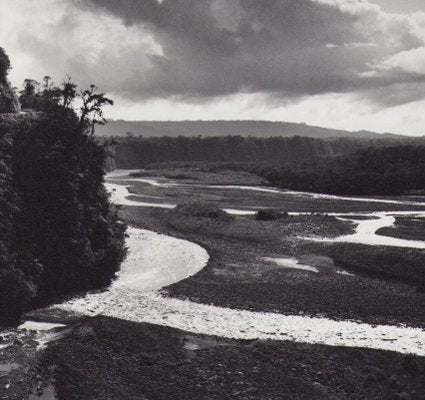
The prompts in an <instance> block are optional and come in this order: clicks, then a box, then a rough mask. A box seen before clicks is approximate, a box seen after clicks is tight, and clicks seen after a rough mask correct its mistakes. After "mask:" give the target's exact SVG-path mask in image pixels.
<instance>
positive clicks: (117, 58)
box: [0, 0, 425, 135]
mask: <svg viewBox="0 0 425 400" xmlns="http://www.w3.org/2000/svg"><path fill="white" fill-rule="evenodd" d="M421 3H422V2H421V1H419V0H403V1H397V0H368V1H367V0H297V1H293V0H262V1H258V0H243V1H242V0H163V1H157V0H145V1H143V2H140V1H137V0H121V1H119V2H117V1H113V0H87V1H80V0H44V1H43V2H37V1H35V0H0V6H1V10H2V13H1V16H0V47H3V48H4V49H5V51H6V52H7V53H8V54H9V57H10V59H11V61H12V65H13V69H12V70H11V71H10V80H11V81H12V83H13V85H15V86H17V87H21V85H22V82H23V80H24V79H25V78H34V79H37V80H41V78H42V77H43V76H44V75H50V76H52V78H53V79H54V80H55V81H56V82H57V83H60V82H61V80H62V79H63V78H64V77H65V76H66V75H67V74H69V75H70V76H72V79H73V81H74V82H76V83H77V84H78V85H79V86H81V87H85V86H88V85H89V84H91V83H96V85H97V86H98V87H99V88H100V89H101V90H102V91H105V92H106V93H107V94H108V95H109V96H110V97H111V98H113V99H114V101H115V106H114V107H112V108H110V109H109V110H107V117H109V118H113V119H126V120H200V119H205V120H217V119H218V120H239V119H244V120H246V119H257V120H271V121H288V122H304V123H307V124H310V125H318V126H324V127H329V128H337V129H346V130H351V131H354V130H362V129H366V130H372V131H376V132H393V133H400V134H411V135H425V129H424V128H423V127H424V126H425V113H423V110H424V109H425V5H423V4H421Z"/></svg>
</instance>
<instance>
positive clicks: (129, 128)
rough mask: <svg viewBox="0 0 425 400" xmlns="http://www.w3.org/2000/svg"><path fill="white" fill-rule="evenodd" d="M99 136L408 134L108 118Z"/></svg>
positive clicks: (266, 123)
mask: <svg viewBox="0 0 425 400" xmlns="http://www.w3.org/2000/svg"><path fill="white" fill-rule="evenodd" d="M96 134H97V135H98V136H131V135H133V136H140V135H142V136H143V137H160V136H170V137H176V136H203V137H210V136H228V135H231V136H245V137H247V136H254V137H270V136H280V137H290V136H304V137H311V138H318V139H330V138H333V139H335V138H353V139H406V138H409V136H404V135H396V134H392V133H383V134H379V133H375V132H371V131H366V130H362V131H357V132H350V131H344V130H338V129H330V128H322V127H318V126H310V125H306V124H300V123H290V122H272V121H253V120H251V121H249V120H248V121H124V120H109V121H108V123H107V124H106V125H104V126H99V127H97V128H96Z"/></svg>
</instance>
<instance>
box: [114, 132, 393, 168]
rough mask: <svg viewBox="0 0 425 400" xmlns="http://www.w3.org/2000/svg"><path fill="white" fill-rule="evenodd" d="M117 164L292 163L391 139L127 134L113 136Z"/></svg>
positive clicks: (131, 166) (120, 165)
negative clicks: (119, 136)
mask: <svg viewBox="0 0 425 400" xmlns="http://www.w3.org/2000/svg"><path fill="white" fill-rule="evenodd" d="M116 140H117V143H118V146H117V151H116V156H115V164H116V167H117V168H126V169H127V168H144V167H146V166H147V165H149V164H151V163H157V162H233V163H241V162H242V163H275V164H279V165H295V164H303V163H306V162H310V161H312V160H316V159H321V158H324V157H326V158H329V157H330V158H332V157H337V156H341V155H344V154H347V153H350V152H352V151H355V150H358V149H361V148H365V147H368V146H372V145H373V146H388V145H390V144H391V143H394V141H393V140H353V139H337V140H322V139H313V138H306V137H299V136H295V137H290V138H282V137H271V138H256V137H241V136H221V137H206V138H202V137H183V136H180V137H177V138H172V137H161V138H145V137H127V138H116Z"/></svg>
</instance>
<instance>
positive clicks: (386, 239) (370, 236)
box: [304, 212, 425, 249]
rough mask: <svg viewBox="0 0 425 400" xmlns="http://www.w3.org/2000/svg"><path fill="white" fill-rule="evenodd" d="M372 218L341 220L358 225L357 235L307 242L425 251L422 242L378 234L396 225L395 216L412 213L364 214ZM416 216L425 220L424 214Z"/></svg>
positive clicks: (310, 238)
mask: <svg viewBox="0 0 425 400" xmlns="http://www.w3.org/2000/svg"><path fill="white" fill-rule="evenodd" d="M340 215H341V214H340ZM367 215H369V216H370V219H362V220H358V219H350V218H341V217H340V218H339V219H341V220H345V221H351V222H353V223H355V224H357V227H356V231H355V233H353V234H351V235H342V236H338V237H336V238H317V237H307V238H304V239H306V240H312V241H317V242H333V243H357V244H365V245H369V246H393V247H406V248H415V249H425V242H424V241H421V240H407V239H399V238H395V237H390V236H383V235H379V234H377V233H376V232H377V231H378V230H379V229H381V228H386V227H392V226H394V223H395V218H394V215H406V216H408V215H412V212H398V213H396V212H379V213H370V214H364V216H367ZM414 215H417V216H420V217H421V218H425V213H424V212H414Z"/></svg>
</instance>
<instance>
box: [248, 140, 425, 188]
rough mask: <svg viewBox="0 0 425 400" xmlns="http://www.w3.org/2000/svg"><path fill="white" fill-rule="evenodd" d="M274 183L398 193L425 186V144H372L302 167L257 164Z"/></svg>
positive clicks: (262, 174) (260, 170) (290, 185)
mask: <svg viewBox="0 0 425 400" xmlns="http://www.w3.org/2000/svg"><path fill="white" fill-rule="evenodd" d="M255 171H256V172H257V173H258V174H259V175H261V176H262V177H264V178H266V179H267V180H268V181H269V182H271V183H272V184H273V185H275V186H278V187H282V188H286V189H294V190H302V191H312V192H319V193H331V194H346V195H370V194H374V195H398V194H404V193H408V192H414V191H423V190H425V146H423V145H417V146H413V145H399V146H391V147H383V148H376V147H369V148H367V149H361V150H358V151H356V152H354V153H351V154H349V155H347V156H340V157H337V158H334V159H323V160H320V161H317V162H311V163H308V164H305V165H304V166H302V167H276V166H274V167H257V168H256V169H255Z"/></svg>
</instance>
